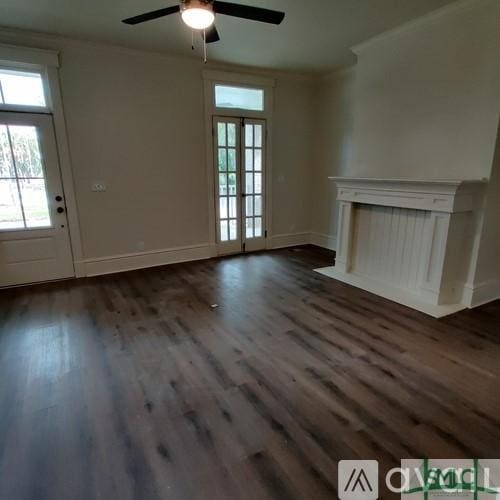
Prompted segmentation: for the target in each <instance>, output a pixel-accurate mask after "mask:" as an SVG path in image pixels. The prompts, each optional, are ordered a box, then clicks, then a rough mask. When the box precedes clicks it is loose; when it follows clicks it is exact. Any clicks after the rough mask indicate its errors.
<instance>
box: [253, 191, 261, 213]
mask: <svg viewBox="0 0 500 500" xmlns="http://www.w3.org/2000/svg"><path fill="white" fill-rule="evenodd" d="M254 200H255V202H254V209H255V214H254V215H262V196H254Z"/></svg>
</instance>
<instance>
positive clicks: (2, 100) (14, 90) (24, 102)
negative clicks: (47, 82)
mask: <svg viewBox="0 0 500 500" xmlns="http://www.w3.org/2000/svg"><path fill="white" fill-rule="evenodd" d="M1 104H8V105H13V106H35V107H41V108H45V107H46V106H47V102H46V100H45V93H44V90H43V79H42V75H41V74H40V73H39V72H34V71H33V72H32V71H22V70H14V69H6V68H0V105H1Z"/></svg>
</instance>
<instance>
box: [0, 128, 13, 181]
mask: <svg viewBox="0 0 500 500" xmlns="http://www.w3.org/2000/svg"><path fill="white" fill-rule="evenodd" d="M15 176H16V173H15V171H14V163H13V162H12V154H11V151H10V143H9V136H8V133H7V126H6V125H0V177H15Z"/></svg>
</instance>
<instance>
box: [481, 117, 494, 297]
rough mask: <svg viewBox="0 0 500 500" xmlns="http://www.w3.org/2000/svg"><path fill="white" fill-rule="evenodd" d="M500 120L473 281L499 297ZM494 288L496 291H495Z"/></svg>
mask: <svg viewBox="0 0 500 500" xmlns="http://www.w3.org/2000/svg"><path fill="white" fill-rule="evenodd" d="M499 233H500V122H499V125H498V128H497V139H496V149H495V155H494V160H493V168H492V171H491V176H490V181H489V183H488V189H487V195H486V202H485V206H484V216H483V231H482V234H481V240H480V243H479V255H478V259H477V270H476V276H475V281H476V283H477V285H479V286H480V287H488V288H489V287H491V288H492V290H491V292H489V293H496V294H497V295H498V298H500V238H499ZM495 290H496V292H495Z"/></svg>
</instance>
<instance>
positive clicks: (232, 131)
mask: <svg viewBox="0 0 500 500" xmlns="http://www.w3.org/2000/svg"><path fill="white" fill-rule="evenodd" d="M227 145H228V146H229V147H230V148H235V147H236V125H235V124H234V123H228V124H227Z"/></svg>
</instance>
